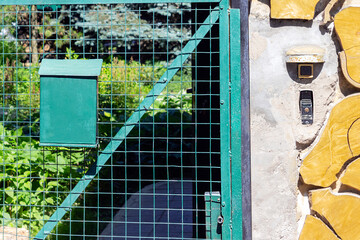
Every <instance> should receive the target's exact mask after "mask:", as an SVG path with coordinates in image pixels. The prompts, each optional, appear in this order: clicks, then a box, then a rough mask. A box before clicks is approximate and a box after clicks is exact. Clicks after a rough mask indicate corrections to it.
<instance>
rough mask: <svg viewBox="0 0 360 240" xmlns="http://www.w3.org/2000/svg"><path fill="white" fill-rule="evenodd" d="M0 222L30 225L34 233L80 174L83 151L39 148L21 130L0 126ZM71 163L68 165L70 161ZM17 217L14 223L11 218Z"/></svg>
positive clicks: (36, 143)
mask: <svg viewBox="0 0 360 240" xmlns="http://www.w3.org/2000/svg"><path fill="white" fill-rule="evenodd" d="M0 140H1V141H0V148H1V149H2V151H1V153H2V154H1V155H0V169H1V170H0V186H1V189H2V190H1V194H0V202H1V203H6V205H4V204H2V206H1V209H0V222H1V224H4V225H9V226H16V227H22V226H25V227H27V228H29V229H30V230H31V232H32V234H35V233H36V232H37V231H39V230H40V228H41V227H42V226H43V224H44V222H43V221H42V220H47V219H48V218H49V217H50V216H51V214H52V213H54V212H55V210H56V208H55V207H52V206H53V205H56V204H60V203H61V202H62V201H63V200H64V198H65V197H66V195H67V194H66V192H69V190H70V181H68V179H67V178H68V177H69V176H71V178H72V179H78V178H79V177H81V174H80V173H79V171H77V168H81V167H82V166H81V163H82V162H83V159H84V153H83V152H81V151H80V152H77V151H69V150H68V149H66V148H53V149H52V148H47V149H43V148H41V147H39V142H38V141H36V140H34V139H30V137H26V136H24V135H23V133H22V129H21V128H19V129H17V130H8V129H6V128H4V126H3V125H0ZM70 163H71V164H70ZM15 219H16V222H15V221H14V220H15Z"/></svg>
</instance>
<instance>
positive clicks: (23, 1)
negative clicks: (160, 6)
mask: <svg viewBox="0 0 360 240" xmlns="http://www.w3.org/2000/svg"><path fill="white" fill-rule="evenodd" d="M210 2H220V0H2V1H1V2H0V6H1V5H54V4H57V5H59V4H120V3H210Z"/></svg>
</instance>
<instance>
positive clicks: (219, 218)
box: [217, 216, 224, 225]
mask: <svg viewBox="0 0 360 240" xmlns="http://www.w3.org/2000/svg"><path fill="white" fill-rule="evenodd" d="M217 222H218V224H220V225H222V224H223V223H224V218H223V217H222V216H219V217H218V219H217Z"/></svg>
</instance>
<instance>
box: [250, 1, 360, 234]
mask: <svg viewBox="0 0 360 240" xmlns="http://www.w3.org/2000/svg"><path fill="white" fill-rule="evenodd" d="M327 2H328V1H320V2H319V3H318V4H317V6H316V12H315V17H314V19H313V20H310V21H309V20H286V19H281V20H279V19H270V3H269V1H268V0H252V1H251V10H250V11H251V13H250V17H249V19H250V79H251V80H250V81H251V131H252V133H251V137H252V142H251V144H252V202H253V239H255V240H276V239H284V240H285V239H286V240H294V239H298V238H299V234H300V232H301V230H302V228H303V226H304V221H305V218H306V215H307V214H310V204H309V199H308V196H307V195H308V190H309V189H313V188H316V187H314V186H308V185H305V184H303V182H302V181H301V179H299V168H300V166H301V164H302V160H303V159H304V157H305V156H306V155H307V154H308V153H309V152H310V151H311V149H313V148H314V146H315V145H316V143H317V142H318V141H319V138H320V135H321V133H322V131H323V129H324V128H325V125H326V122H327V119H328V116H329V114H330V111H331V109H332V108H333V107H334V106H335V105H336V104H337V103H338V102H340V101H341V100H342V99H344V98H345V97H346V96H348V95H350V94H353V93H355V92H357V91H358V90H357V89H356V88H354V87H352V86H351V85H350V84H349V83H348V82H347V81H346V80H345V79H344V77H343V74H342V72H341V69H340V64H339V61H338V52H339V51H340V50H341V47H340V44H339V42H338V40H337V38H336V34H335V32H334V29H333V25H331V24H330V26H329V28H328V29H326V28H324V27H323V26H321V22H322V20H323V12H322V11H323V9H324V8H325V4H326V3H327ZM304 44H312V45H317V46H319V47H322V48H324V49H325V50H326V53H325V62H324V63H323V64H315V67H314V71H315V76H316V77H315V78H314V79H312V80H299V79H297V77H296V76H297V68H296V67H294V66H293V65H291V64H287V63H286V51H287V50H289V49H290V48H291V47H294V46H297V45H304ZM301 90H312V91H313V93H314V123H313V124H312V125H302V124H301V120H300V111H299V94H300V91H301ZM312 240H316V238H312Z"/></svg>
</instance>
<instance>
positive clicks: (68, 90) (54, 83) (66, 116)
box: [40, 76, 97, 147]
mask: <svg viewBox="0 0 360 240" xmlns="http://www.w3.org/2000/svg"><path fill="white" fill-rule="evenodd" d="M40 88H41V91H40V145H41V146H66V147H96V145H97V142H96V132H97V125H96V121H97V80H96V77H88V78H83V77H81V78H80V77H61V76H54V77H53V76H50V77H49V76H44V77H41V80H40Z"/></svg>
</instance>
